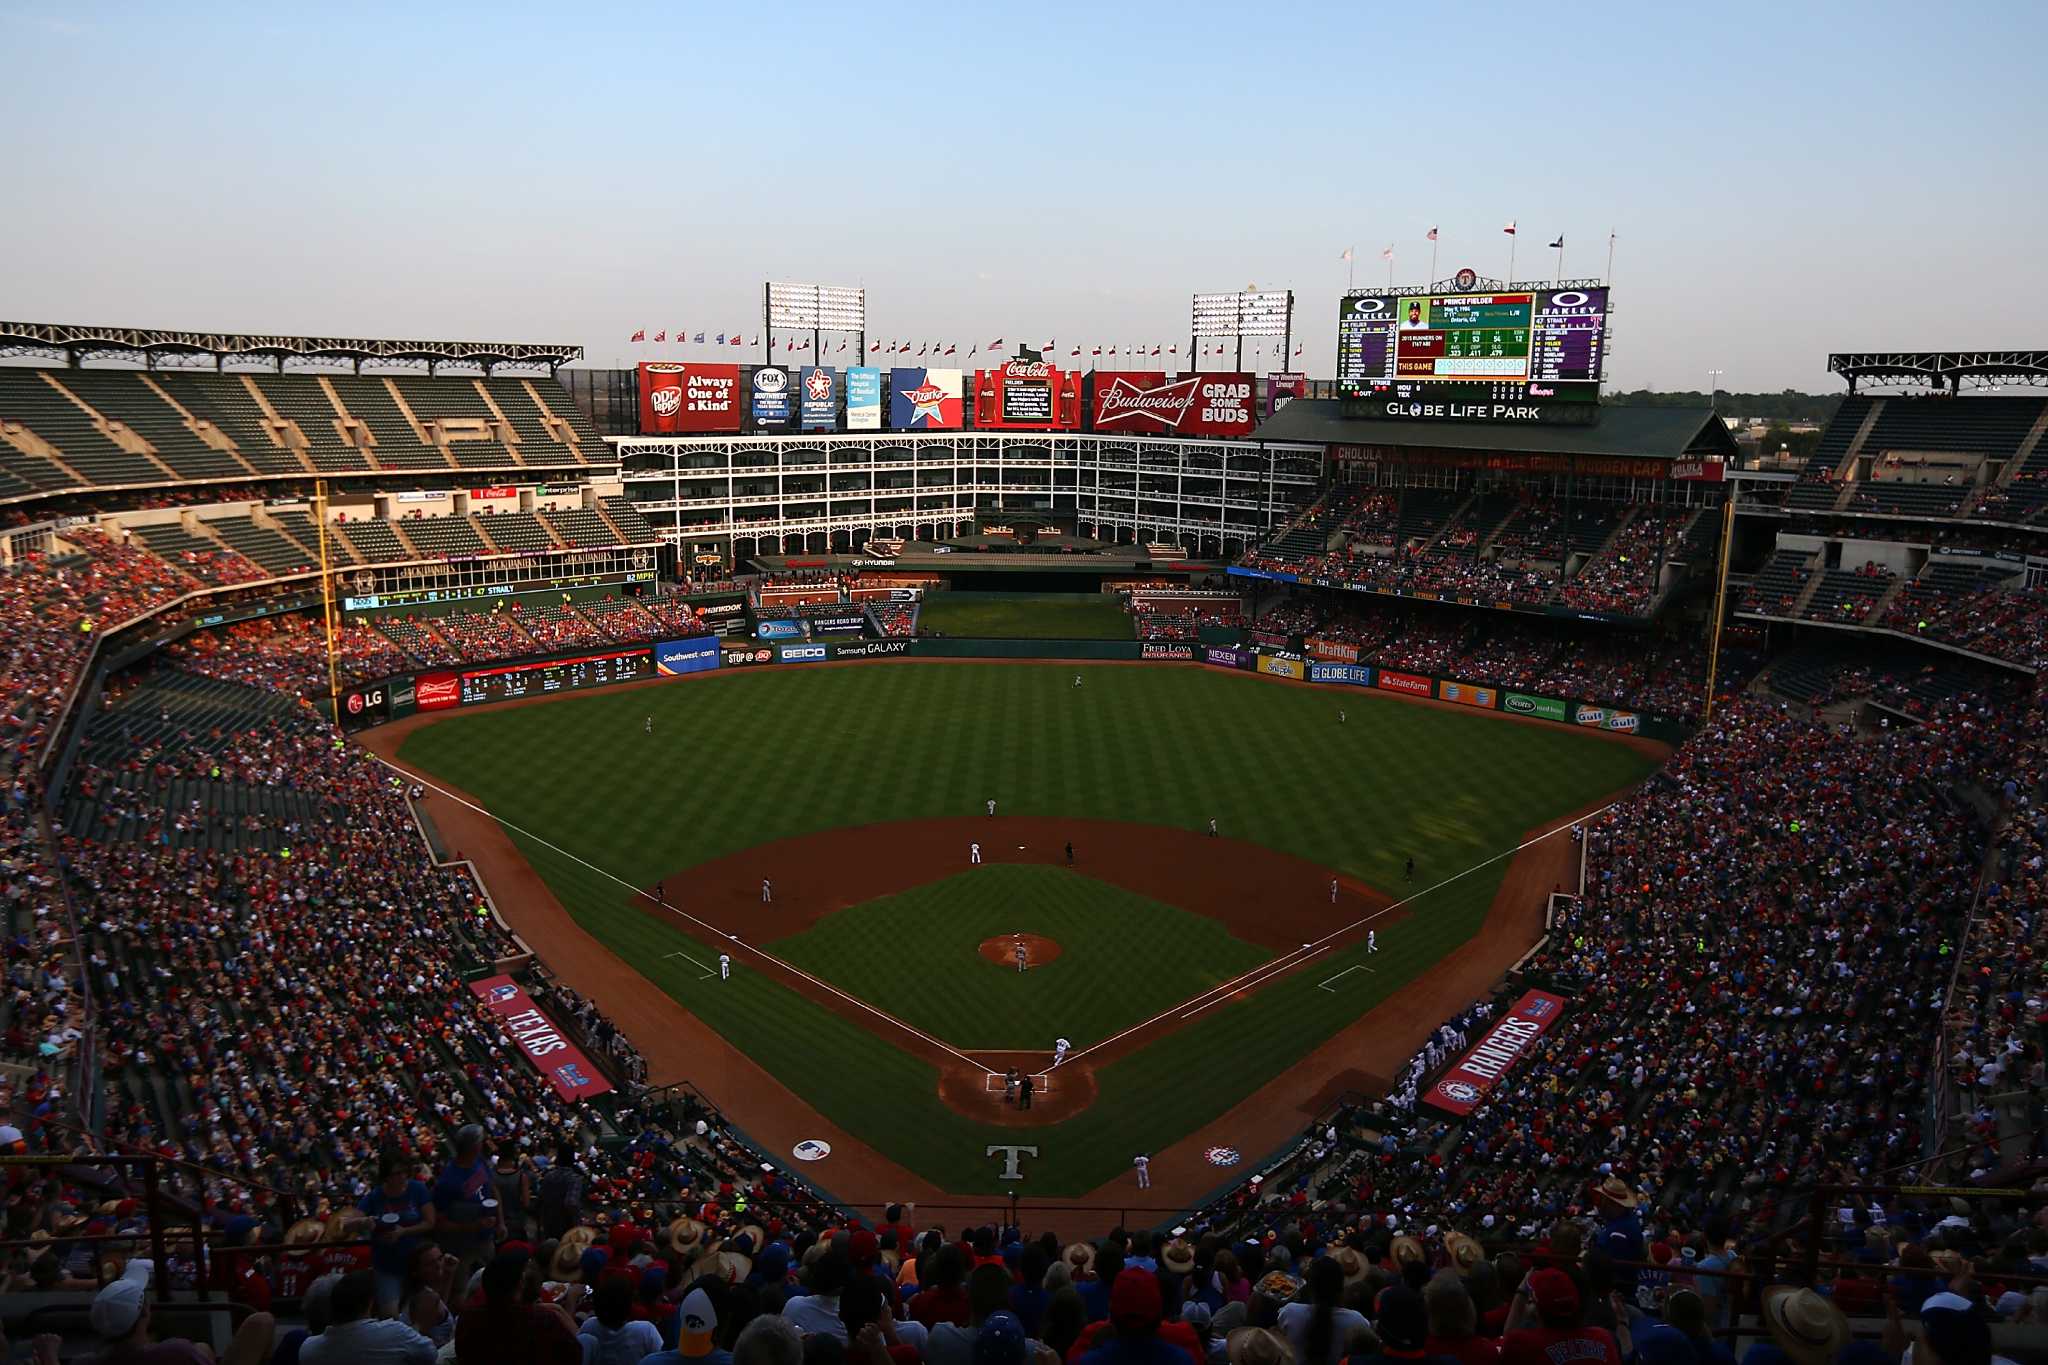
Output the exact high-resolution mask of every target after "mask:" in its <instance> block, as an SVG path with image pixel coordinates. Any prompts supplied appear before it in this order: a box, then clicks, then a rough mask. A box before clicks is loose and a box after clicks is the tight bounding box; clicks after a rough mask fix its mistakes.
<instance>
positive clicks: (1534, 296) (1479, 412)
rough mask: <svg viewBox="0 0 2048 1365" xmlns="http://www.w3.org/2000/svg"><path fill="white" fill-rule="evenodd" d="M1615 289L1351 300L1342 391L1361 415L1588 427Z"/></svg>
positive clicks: (1340, 330)
mask: <svg viewBox="0 0 2048 1365" xmlns="http://www.w3.org/2000/svg"><path fill="white" fill-rule="evenodd" d="M1606 340H1607V290H1606V289H1605V288H1604V287H1592V288H1572V289H1534V290H1530V289H1520V290H1494V291H1480V290H1475V291H1473V292H1467V293H1457V294H1391V293H1390V294H1373V293H1357V294H1351V295H1347V296H1346V297H1345V298H1344V299H1343V300H1342V301H1341V302H1340V303H1339V304H1338V312H1337V389H1338V393H1339V395H1340V396H1341V397H1343V398H1344V399H1346V400H1349V401H1348V402H1347V407H1348V408H1349V409H1350V410H1352V411H1353V412H1355V413H1356V414H1358V415H1372V416H1395V417H1401V416H1408V417H1447V418H1460V419H1466V420H1503V421H1531V420H1536V421H1573V420H1579V421H1590V420H1592V416H1593V405H1594V404H1596V403H1597V402H1598V401H1599V397H1600V372H1601V367H1602V365H1603V363H1604V361H1605V358H1606Z"/></svg>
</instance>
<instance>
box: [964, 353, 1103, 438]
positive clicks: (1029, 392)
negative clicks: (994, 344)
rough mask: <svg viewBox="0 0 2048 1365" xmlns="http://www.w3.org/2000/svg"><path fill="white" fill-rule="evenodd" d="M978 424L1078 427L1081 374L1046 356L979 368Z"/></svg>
mask: <svg viewBox="0 0 2048 1365" xmlns="http://www.w3.org/2000/svg"><path fill="white" fill-rule="evenodd" d="M974 425H975V426H977V427H984V428H989V429H992V430H997V431H1078V430H1079V429H1080V427H1081V376H1080V375H1079V374H1078V373H1076V372H1075V371H1073V370H1062V369H1059V368H1057V367H1055V366H1052V365H1048V364H1046V363H1045V362H1044V361H1042V360H1013V361H1011V362H1010V363H1009V364H1007V365H1004V366H1002V367H1001V368H1000V369H994V370H976V371H975V372H974Z"/></svg>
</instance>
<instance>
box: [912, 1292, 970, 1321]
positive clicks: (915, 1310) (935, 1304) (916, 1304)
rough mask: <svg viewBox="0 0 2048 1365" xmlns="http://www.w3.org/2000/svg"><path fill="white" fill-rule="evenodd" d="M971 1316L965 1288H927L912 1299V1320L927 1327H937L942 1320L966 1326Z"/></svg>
mask: <svg viewBox="0 0 2048 1365" xmlns="http://www.w3.org/2000/svg"><path fill="white" fill-rule="evenodd" d="M971 1316H972V1315H971V1313H970V1312H969V1309H968V1306H967V1291H966V1290H965V1289H927V1290H925V1291H924V1292H922V1293H920V1294H918V1295H917V1296H915V1297H914V1298H912V1299H911V1301H910V1317H911V1320H912V1321H913V1322H921V1323H923V1324H924V1325H925V1326H926V1327H937V1326H938V1325H939V1324H940V1323H942V1322H950V1323H952V1324H953V1325H954V1326H955V1327H965V1326H966V1325H967V1324H968V1322H969V1320H970V1318H971Z"/></svg>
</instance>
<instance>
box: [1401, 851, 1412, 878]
mask: <svg viewBox="0 0 2048 1365" xmlns="http://www.w3.org/2000/svg"><path fill="white" fill-rule="evenodd" d="M1401 880H1402V881H1408V882H1412V881H1414V880H1415V855H1414V854H1413V853H1411V854H1409V855H1408V866H1407V867H1406V868H1404V869H1403V870H1402V872H1401Z"/></svg>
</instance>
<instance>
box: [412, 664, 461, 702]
mask: <svg viewBox="0 0 2048 1365" xmlns="http://www.w3.org/2000/svg"><path fill="white" fill-rule="evenodd" d="M461 700H462V679H461V678H460V677H458V676H457V675H455V674H453V673H422V674H420V680H419V690H418V693H417V695H416V696H415V697H414V699H413V705H415V706H417V707H418V708H419V709H420V710H422V711H445V710H447V709H448V708H449V707H451V706H454V705H456V704H457V703H459V702H460V701H461Z"/></svg>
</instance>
